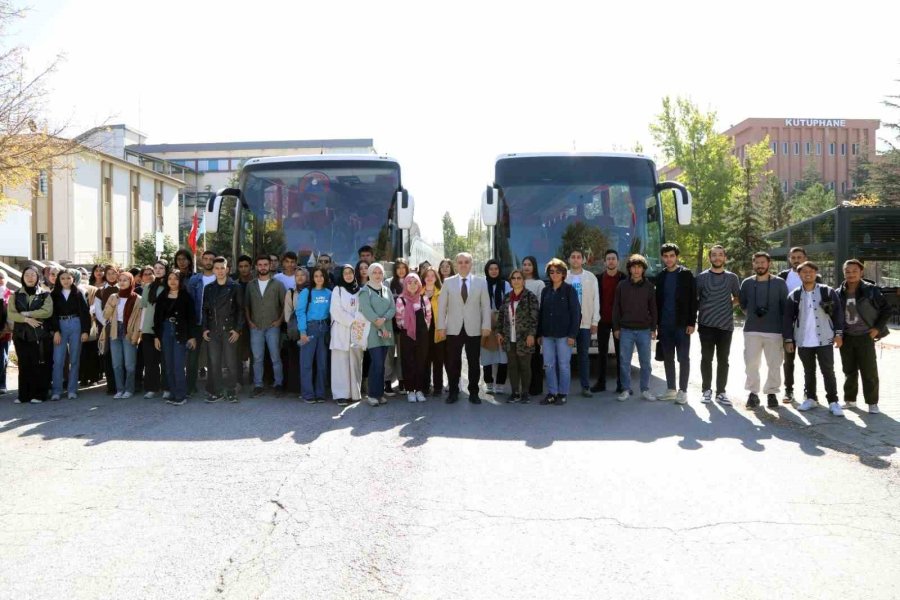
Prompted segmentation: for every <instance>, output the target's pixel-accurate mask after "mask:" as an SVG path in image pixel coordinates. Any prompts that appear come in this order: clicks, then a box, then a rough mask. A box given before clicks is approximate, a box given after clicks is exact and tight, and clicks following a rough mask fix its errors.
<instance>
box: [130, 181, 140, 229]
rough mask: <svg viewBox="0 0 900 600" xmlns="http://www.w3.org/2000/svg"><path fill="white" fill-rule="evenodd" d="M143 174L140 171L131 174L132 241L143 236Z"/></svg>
mask: <svg viewBox="0 0 900 600" xmlns="http://www.w3.org/2000/svg"><path fill="white" fill-rule="evenodd" d="M140 214H141V176H140V174H138V173H132V174H131V242H132V244H133V243H134V242H136V241H138V240H139V239H140V237H141V222H140Z"/></svg>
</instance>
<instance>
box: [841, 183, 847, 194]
mask: <svg viewBox="0 0 900 600" xmlns="http://www.w3.org/2000/svg"><path fill="white" fill-rule="evenodd" d="M841 193H842V194H846V193H847V182H846V181H842V182H841Z"/></svg>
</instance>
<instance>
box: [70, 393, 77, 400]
mask: <svg viewBox="0 0 900 600" xmlns="http://www.w3.org/2000/svg"><path fill="white" fill-rule="evenodd" d="M69 400H78V394H69Z"/></svg>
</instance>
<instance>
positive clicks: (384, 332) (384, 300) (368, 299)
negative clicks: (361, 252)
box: [359, 263, 397, 406]
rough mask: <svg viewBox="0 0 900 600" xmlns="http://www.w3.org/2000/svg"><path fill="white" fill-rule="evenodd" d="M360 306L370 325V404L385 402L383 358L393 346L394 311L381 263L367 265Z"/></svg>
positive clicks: (375, 404)
mask: <svg viewBox="0 0 900 600" xmlns="http://www.w3.org/2000/svg"><path fill="white" fill-rule="evenodd" d="M359 310H360V312H361V313H362V314H363V316H364V317H365V318H366V319H368V321H369V322H370V323H371V324H372V325H371V327H370V328H369V339H368V346H367V347H368V354H369V356H371V360H372V363H371V366H370V368H369V405H370V406H378V405H379V404H385V403H386V402H387V400H385V398H384V358H385V356H386V355H387V353H388V351H389V350H390V349H392V348H393V347H394V327H393V324H392V323H393V318H394V314H396V312H397V307H396V305H395V304H394V298H393V296H392V295H391V291H390V290H389V289H388V288H387V287H386V286H385V285H384V267H382V266H381V265H380V264H378V263H373V264H372V265H371V266H370V267H369V282H368V283H367V284H366V285H365V286H363V288H362V290H361V291H360V292H359Z"/></svg>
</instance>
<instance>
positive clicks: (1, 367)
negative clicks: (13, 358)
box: [0, 300, 9, 392]
mask: <svg viewBox="0 0 900 600" xmlns="http://www.w3.org/2000/svg"><path fill="white" fill-rule="evenodd" d="M0 302H2V300H0ZM8 364H9V340H3V341H0V390H3V391H4V392H5V391H6V366H7V365H8Z"/></svg>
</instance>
